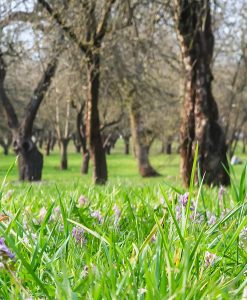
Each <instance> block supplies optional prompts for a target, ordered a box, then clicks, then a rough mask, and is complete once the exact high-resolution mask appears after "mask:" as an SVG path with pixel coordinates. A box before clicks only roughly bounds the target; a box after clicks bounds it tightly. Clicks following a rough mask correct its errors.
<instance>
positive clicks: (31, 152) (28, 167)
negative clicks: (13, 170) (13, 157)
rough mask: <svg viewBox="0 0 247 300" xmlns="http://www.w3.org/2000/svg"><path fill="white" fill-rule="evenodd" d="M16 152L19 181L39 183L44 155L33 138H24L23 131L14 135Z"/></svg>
mask: <svg viewBox="0 0 247 300" xmlns="http://www.w3.org/2000/svg"><path fill="white" fill-rule="evenodd" d="M13 146H14V150H15V152H16V153H17V154H18V168H19V179H20V180H21V181H24V180H28V181H39V180H41V178H42V169H43V155H42V154H41V153H40V151H39V150H38V148H37V146H36V145H35V144H34V143H33V141H32V140H31V138H29V137H24V136H23V134H22V133H21V130H20V131H18V132H16V134H15V135H14V145H13Z"/></svg>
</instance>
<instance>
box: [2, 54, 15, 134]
mask: <svg viewBox="0 0 247 300" xmlns="http://www.w3.org/2000/svg"><path fill="white" fill-rule="evenodd" d="M5 76H6V65H5V62H4V59H3V53H2V52H1V51H0V100H1V101H2V103H3V107H4V109H5V113H6V115H7V120H8V126H9V128H10V129H17V128H18V126H19V122H18V118H17V115H16V112H15V110H14V107H13V105H12V104H11V102H10V100H9V98H8V96H7V94H6V92H5V88H4V80H5Z"/></svg>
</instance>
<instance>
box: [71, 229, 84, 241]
mask: <svg viewBox="0 0 247 300" xmlns="http://www.w3.org/2000/svg"><path fill="white" fill-rule="evenodd" d="M72 236H73V237H74V238H75V240H76V242H77V243H80V244H81V245H82V244H84V243H85V242H86V239H85V235H84V230H83V229H82V228H79V227H74V228H73V229H72Z"/></svg>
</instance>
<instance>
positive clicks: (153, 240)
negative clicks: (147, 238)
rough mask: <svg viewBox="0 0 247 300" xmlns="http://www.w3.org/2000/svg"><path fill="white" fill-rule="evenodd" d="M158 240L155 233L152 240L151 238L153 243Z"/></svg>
mask: <svg viewBox="0 0 247 300" xmlns="http://www.w3.org/2000/svg"><path fill="white" fill-rule="evenodd" d="M156 240H157V235H156V234H155V233H154V234H153V236H152V238H151V242H152V243H154V242H156Z"/></svg>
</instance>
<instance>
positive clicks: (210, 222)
mask: <svg viewBox="0 0 247 300" xmlns="http://www.w3.org/2000/svg"><path fill="white" fill-rule="evenodd" d="M206 214H207V218H208V225H214V224H215V223H216V221H217V219H216V216H215V215H214V214H212V213H210V212H209V211H207V213H206Z"/></svg>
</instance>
